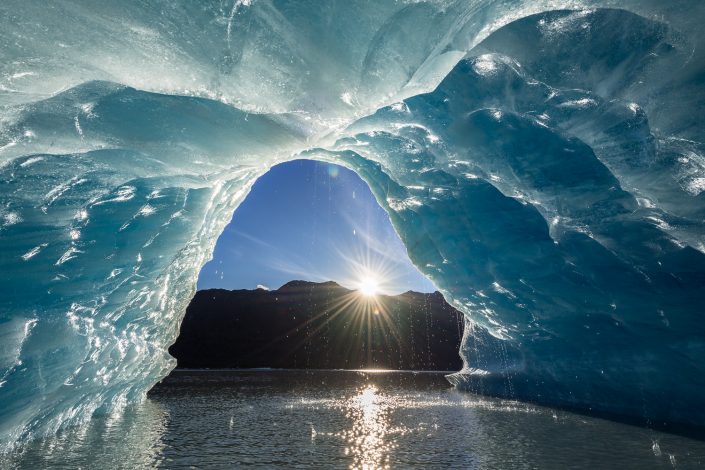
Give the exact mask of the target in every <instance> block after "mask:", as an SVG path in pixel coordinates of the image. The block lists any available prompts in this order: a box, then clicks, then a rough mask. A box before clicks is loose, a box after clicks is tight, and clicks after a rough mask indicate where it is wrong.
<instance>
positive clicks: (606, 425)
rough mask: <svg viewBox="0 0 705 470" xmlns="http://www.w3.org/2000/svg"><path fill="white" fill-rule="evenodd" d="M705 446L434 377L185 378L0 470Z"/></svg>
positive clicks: (456, 461)
mask: <svg viewBox="0 0 705 470" xmlns="http://www.w3.org/2000/svg"><path fill="white" fill-rule="evenodd" d="M703 465H705V442H701V441H698V440H693V439H688V438H685V437H681V436H676V435H670V434H665V433H660V432H656V431H653V430H649V429H645V428H640V427H635V426H631V425H627V424H621V423H616V422H612V421H608V420H604V419H598V418H592V417H585V416H583V415H578V414H574V413H570V412H565V411H560V410H555V409H552V408H546V407H539V406H535V405H531V404H525V403H520V402H511V401H506V400H499V399H492V398H487V397H483V396H477V395H472V394H467V393H463V392H458V391H456V390H454V389H453V388H451V387H450V385H449V384H448V382H447V381H446V380H445V378H444V377H443V374H442V373H437V372H424V373H414V372H361V371H284V370H272V371H179V372H175V373H172V375H171V376H169V377H168V378H167V379H165V380H164V381H163V382H162V383H161V384H159V385H158V386H157V387H156V388H155V389H154V390H153V391H152V392H150V395H149V398H148V399H147V400H146V401H145V402H144V403H143V404H141V405H139V406H135V407H130V408H128V409H127V410H126V411H125V412H124V413H122V414H119V415H113V416H105V417H100V418H94V419H93V420H92V421H91V422H90V423H89V424H88V426H86V427H84V428H82V429H71V430H68V431H65V432H62V433H60V434H59V435H57V436H56V437H55V438H52V439H48V440H44V441H41V442H39V441H37V442H34V443H33V444H32V445H31V446H30V447H29V448H26V449H25V450H24V451H23V452H22V453H15V454H13V455H10V456H8V457H7V458H6V461H5V462H3V464H2V466H1V468H3V469H5V468H28V469H29V468H31V469H37V468H72V469H73V468H82V469H92V468H96V469H108V468H125V469H139V468H155V467H158V468H174V469H179V468H184V469H185V468H238V467H244V466H249V467H255V468H257V467H259V468H276V467H282V468H312V467H314V468H380V467H381V468H413V467H416V468H469V469H475V468H477V469H566V468H590V469H594V468H621V469H625V468H634V469H649V468H702V466H703Z"/></svg>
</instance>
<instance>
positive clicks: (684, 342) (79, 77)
mask: <svg viewBox="0 0 705 470" xmlns="http://www.w3.org/2000/svg"><path fill="white" fill-rule="evenodd" d="M101 3H102V2H101ZM617 4H618V6H620V8H623V9H622V10H615V9H601V8H603V7H610V6H614V5H617ZM558 8H569V9H566V10H558ZM585 8H593V9H591V10H586V9H585ZM704 8H705V4H703V3H701V2H697V1H673V2H662V1H633V2H630V1H627V2H610V1H565V2H561V1H548V0H547V1H528V0H527V1H526V2H522V1H513V2H512V1H502V2H500V1H491V0H486V1H467V0H462V1H461V0H458V1H452V0H445V1H441V0H438V1H428V2H423V1H420V2H416V1H386V2H366V1H350V0H340V1H333V2H324V3H321V2H318V1H311V2H294V1H284V0H280V1H266V0H254V1H244V0H235V1H234V2H233V1H228V2H217V1H212V2H186V1H184V2H166V1H165V2H155V1H150V2H146V1H144V2H142V1H138V0H131V1H123V2H113V3H112V4H110V5H108V4H99V3H96V2H89V1H78V0H76V1H68V2H62V3H53V4H51V5H45V3H44V2H19V1H6V2H3V3H2V4H1V5H0V18H1V19H0V23H1V25H2V27H0V45H1V47H0V59H2V60H0V106H2V111H1V113H0V243H1V244H2V250H1V251H0V404H1V406H0V440H2V442H3V446H8V445H10V444H11V443H13V442H16V441H17V440H20V439H26V438H28V437H31V436H32V435H36V434H40V433H42V432H46V431H51V430H53V429H56V428H57V427H58V426H61V425H63V424H66V423H76V422H80V421H81V420H85V419H87V418H88V417H90V416H91V414H93V413H94V412H96V411H99V412H103V411H111V410H115V409H119V408H120V407H122V406H124V405H125V404H126V403H128V402H130V401H131V400H136V399H140V398H141V397H142V396H143V395H144V392H145V391H146V390H148V389H149V388H150V387H151V386H152V384H154V383H155V382H156V381H158V380H159V379H160V378H161V377H163V376H164V375H165V374H166V373H167V372H168V371H169V370H170V368H171V367H173V360H172V359H171V358H170V357H169V356H168V354H167V352H166V350H167V347H168V346H169V345H170V344H171V343H172V342H173V341H174V339H175V335H176V333H177V332H178V325H179V321H180V319H181V317H182V315H183V313H184V309H185V306H186V305H187V303H188V301H189V299H190V297H191V296H192V294H193V292H194V288H195V282H196V278H197V275H198V271H199V269H200V267H201V266H202V265H203V263H204V262H205V261H206V260H207V259H208V257H209V256H210V253H211V252H212V249H213V246H214V243H215V240H216V238H217V236H218V235H219V234H220V232H221V231H222V229H223V227H224V226H225V224H226V223H227V221H228V220H229V218H230V217H231V215H232V213H233V210H234V209H235V207H237V205H238V204H239V203H240V202H241V201H242V200H243V198H244V197H245V196H246V194H247V191H248V189H249V187H250V186H251V185H252V183H253V182H254V181H255V180H256V178H257V177H259V176H260V175H262V174H263V173H264V172H266V171H267V169H268V168H269V167H271V166H272V165H274V164H276V163H279V162H282V161H285V160H289V159H293V158H302V157H305V158H314V159H322V160H328V161H333V162H336V163H340V164H343V165H346V166H348V167H350V168H352V169H353V170H355V171H356V172H358V173H359V174H360V175H361V176H362V177H363V178H364V179H365V180H366V181H367V182H368V184H369V185H370V187H371V189H372V191H373V192H374V194H375V196H376V197H377V199H378V201H379V203H380V204H381V205H382V207H384V208H385V209H386V210H387V211H388V213H389V215H390V217H391V219H392V222H393V223H394V226H395V227H396V229H397V230H398V232H399V234H400V236H401V238H402V240H403V241H404V243H405V244H406V247H407V249H408V251H409V255H410V257H411V259H412V261H413V262H414V263H415V264H416V265H417V266H418V267H419V269H420V270H421V271H422V272H424V273H425V274H426V275H427V276H428V277H429V278H430V279H432V280H433V282H434V283H435V284H436V285H437V286H438V288H439V289H441V291H442V292H443V293H444V295H445V296H446V298H447V299H448V300H449V301H451V302H453V303H454V304H455V305H456V306H457V307H458V308H459V309H461V310H462V311H464V312H465V314H466V315H467V319H468V328H466V331H467V332H468V334H467V335H466V338H465V341H464V345H463V348H462V355H463V357H464V358H465V360H466V367H465V368H464V370H463V371H461V373H459V374H456V375H455V376H453V381H454V382H455V383H456V384H458V385H459V386H462V387H467V388H469V389H472V390H477V391H480V392H485V393H491V394H498V395H503V396H510V397H515V398H526V399H533V400H538V401H543V402H546V403H552V404H564V405H571V406H576V407H582V408H591V409H594V410H600V411H608V412H614V413H620V414H627V415H633V416H638V417H645V418H648V419H651V420H655V421H656V420H658V421H667V422H684V423H689V424H695V425H703V424H704V423H705V407H703V406H702V403H703V402H702V390H703V389H705V370H704V369H705V365H704V364H703V360H704V359H705V324H704V323H703V315H702V313H703V312H702V309H703V305H705V254H704V252H705V236H704V235H705V233H704V232H705V222H704V220H705V148H704V144H703V142H702V139H703V131H704V123H703V119H705V118H704V116H705V113H703V110H704V106H703V100H704V99H705V78H703V77H704V72H703V71H704V70H705V51H703V46H704V44H703V42H704V41H703V39H702V38H703V36H702V34H701V23H702V19H704V18H705V11H703V10H704Z"/></svg>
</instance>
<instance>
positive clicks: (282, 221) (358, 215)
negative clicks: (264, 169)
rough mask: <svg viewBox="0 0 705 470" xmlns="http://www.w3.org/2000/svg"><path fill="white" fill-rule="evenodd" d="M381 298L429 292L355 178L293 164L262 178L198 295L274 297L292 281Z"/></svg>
mask: <svg viewBox="0 0 705 470" xmlns="http://www.w3.org/2000/svg"><path fill="white" fill-rule="evenodd" d="M366 277H372V278H375V279H376V280H377V281H378V282H379V290H380V291H381V292H383V293H389V294H397V293H400V292H405V291H407V290H415V291H419V292H432V291H434V290H435V288H434V287H433V284H431V283H430V281H428V280H427V279H426V278H425V277H423V275H421V273H419V272H418V270H417V269H416V268H415V267H414V266H413V265H412V264H411V261H409V258H408V256H407V254H406V249H405V248H404V245H403V244H402V242H401V240H399V237H398V235H397V234H396V232H395V231H394V229H393V228H392V224H391V222H390V221H389V218H388V217H387V214H386V213H385V212H384V210H382V208H381V207H379V205H378V204H377V202H376V201H375V199H374V197H373V196H372V193H371V192H370V190H369V188H368V187H367V185H366V183H364V182H363V181H362V180H361V179H360V177H359V176H357V175H356V174H355V173H354V172H352V171H351V170H348V169H346V168H343V167H340V166H337V165H331V164H329V163H323V162H314V161H310V160H296V161H293V162H288V163H284V164H281V165H277V166H275V167H274V168H272V169H271V170H270V171H269V172H268V173H267V174H265V175H264V176H262V177H261V178H260V179H259V180H257V182H256V183H255V185H254V186H253V188H252V191H251V192H250V194H249V195H248V196H247V198H246V199H245V201H244V202H243V203H242V204H241V205H240V207H239V208H238V209H237V210H236V211H235V214H234V216H233V219H232V221H231V222H230V224H228V226H227V227H226V228H225V231H224V232H223V234H222V235H221V236H220V238H219V239H218V243H217V245H216V248H215V252H214V254H213V260H212V261H210V262H208V263H207V264H206V265H205V266H204V267H203V269H202V270H201V274H200V276H199V279H198V288H199V289H208V288H214V287H218V288H224V289H254V288H255V287H257V286H258V285H261V286H265V287H267V288H271V289H276V288H278V287H280V286H281V285H282V284H285V283H286V282H288V281H291V280H293V279H303V280H307V281H317V282H318V281H330V280H332V281H336V282H338V283H339V284H342V285H344V286H346V287H349V288H353V289H354V288H357V287H358V284H359V283H360V282H361V281H362V279H363V278H366Z"/></svg>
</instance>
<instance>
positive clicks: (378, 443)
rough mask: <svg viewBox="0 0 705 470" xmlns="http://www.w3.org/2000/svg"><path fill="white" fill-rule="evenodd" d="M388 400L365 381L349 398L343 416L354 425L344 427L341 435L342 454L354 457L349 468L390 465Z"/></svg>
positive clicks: (384, 466) (390, 445) (389, 406)
mask: <svg viewBox="0 0 705 470" xmlns="http://www.w3.org/2000/svg"><path fill="white" fill-rule="evenodd" d="M389 400H390V399H389V397H386V396H384V395H382V394H380V393H379V390H378V389H377V387H375V386H374V385H367V386H366V387H364V388H362V389H361V390H360V392H359V393H358V395H356V396H354V397H353V398H352V399H350V400H349V402H348V406H347V410H346V416H347V417H348V418H349V419H351V420H352V422H353V426H352V428H351V429H349V430H346V431H343V437H344V439H345V441H346V443H347V447H346V448H345V454H346V455H351V456H352V459H353V461H352V464H351V468H354V469H362V470H368V469H377V468H390V466H389V454H390V451H391V450H392V449H393V448H394V441H393V440H390V439H389V436H388V435H389V433H390V429H389V411H390V408H392V404H391V403H389Z"/></svg>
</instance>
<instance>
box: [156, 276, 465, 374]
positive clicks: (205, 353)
mask: <svg viewBox="0 0 705 470" xmlns="http://www.w3.org/2000/svg"><path fill="white" fill-rule="evenodd" d="M462 318H463V317H462V314H461V313H460V312H458V311H457V310H456V309H454V308H453V307H451V306H450V305H448V303H446V301H445V299H444V298H443V296H442V295H441V294H440V293H438V292H434V293H432V294H421V293H418V292H412V291H408V292H405V293H403V294H400V295H397V296H386V295H377V296H375V297H364V296H362V295H361V294H360V293H359V292H357V291H352V290H349V289H346V288H344V287H342V286H340V285H338V284H336V283H335V282H323V283H313V282H306V281H291V282H288V283H286V284H284V285H283V286H282V287H280V288H279V289H277V290H274V291H267V290H264V289H256V290H232V291H229V290H224V289H209V290H202V291H198V292H197V293H196V295H195V297H194V298H193V300H192V301H191V304H190V305H189V307H188V309H187V310H186V317H185V318H184V321H183V323H182V324H181V334H180V336H179V338H178V339H177V341H176V343H175V344H174V345H173V346H172V347H171V348H170V349H169V352H170V353H171V354H172V355H173V356H174V357H176V358H177V360H178V366H179V367H184V368H235V367H242V368H249V367H275V368H310V369H363V368H386V369H416V370H458V369H460V368H461V367H462V361H461V359H460V356H459V355H458V349H459V347H460V339H461V337H462V333H463V320H462Z"/></svg>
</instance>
